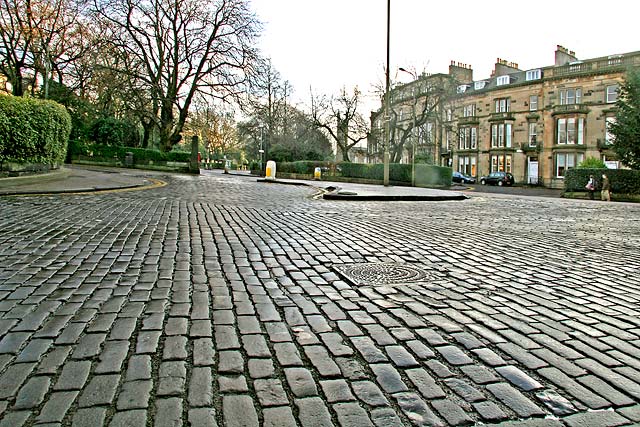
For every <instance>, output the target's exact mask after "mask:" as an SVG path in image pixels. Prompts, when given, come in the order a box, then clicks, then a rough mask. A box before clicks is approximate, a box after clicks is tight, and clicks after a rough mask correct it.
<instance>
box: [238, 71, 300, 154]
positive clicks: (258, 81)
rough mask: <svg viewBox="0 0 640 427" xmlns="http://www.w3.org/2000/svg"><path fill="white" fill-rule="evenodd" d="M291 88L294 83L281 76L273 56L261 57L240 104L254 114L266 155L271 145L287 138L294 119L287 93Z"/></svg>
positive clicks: (245, 110)
mask: <svg viewBox="0 0 640 427" xmlns="http://www.w3.org/2000/svg"><path fill="white" fill-rule="evenodd" d="M292 91H293V88H292V87H291V84H290V83H289V82H288V81H286V80H282V77H281V76H280V73H279V72H278V71H277V70H276V69H275V68H274V67H273V65H272V64H271V60H269V59H267V60H265V61H262V62H261V63H260V65H259V66H258V67H256V76H255V78H254V79H253V80H252V81H251V90H250V91H248V92H247V97H246V98H245V99H244V100H243V102H242V104H241V107H242V109H243V111H244V112H245V114H247V115H249V116H250V117H252V120H251V122H252V123H253V127H255V130H254V131H253V132H252V133H253V134H259V135H260V142H261V145H262V149H263V150H264V151H265V153H266V156H267V157H268V156H269V151H270V149H271V147H272V146H273V145H275V144H278V143H279V142H281V141H282V140H283V139H285V138H286V136H285V135H287V134H288V128H289V127H290V123H291V121H292V117H291V109H290V108H289V107H290V106H289V105H288V97H289V96H290V95H291V92H292ZM248 124H249V123H245V125H248ZM244 129H245V131H246V130H247V129H248V128H247V127H246V126H245V127H244Z"/></svg>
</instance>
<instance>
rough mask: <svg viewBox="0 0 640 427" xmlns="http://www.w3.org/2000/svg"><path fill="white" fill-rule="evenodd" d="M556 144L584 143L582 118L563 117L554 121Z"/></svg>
mask: <svg viewBox="0 0 640 427" xmlns="http://www.w3.org/2000/svg"><path fill="white" fill-rule="evenodd" d="M556 131H557V140H556V142H557V144H560V145H563V144H579V145H582V144H584V118H582V117H563V118H560V119H557V121H556Z"/></svg>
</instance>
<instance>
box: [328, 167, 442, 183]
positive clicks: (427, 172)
mask: <svg viewBox="0 0 640 427" xmlns="http://www.w3.org/2000/svg"><path fill="white" fill-rule="evenodd" d="M340 168H341V169H342V176H343V177H349V178H364V179H374V180H378V181H381V180H383V179H384V165H383V164H381V163H376V164H366V163H340ZM415 168H416V170H415V172H416V186H449V185H451V173H452V172H451V168H447V167H442V166H436V165H427V164H424V163H418V164H416V165H415ZM389 181H393V182H398V183H411V165H410V164H405V163H391V164H390V165H389Z"/></svg>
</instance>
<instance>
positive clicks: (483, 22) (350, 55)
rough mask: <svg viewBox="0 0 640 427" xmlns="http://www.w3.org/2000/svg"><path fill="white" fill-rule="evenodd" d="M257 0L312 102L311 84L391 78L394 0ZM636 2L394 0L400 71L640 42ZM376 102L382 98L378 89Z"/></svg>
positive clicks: (540, 59)
mask: <svg viewBox="0 0 640 427" xmlns="http://www.w3.org/2000/svg"><path fill="white" fill-rule="evenodd" d="M251 1H252V7H253V9H254V11H255V12H256V14H257V15H258V18H259V19H260V20H261V21H262V22H263V23H264V29H263V33H262V37H261V40H260V46H261V48H262V51H263V54H264V55H265V56H267V57H270V58H271V59H272V64H273V66H274V67H275V68H276V69H277V70H278V71H279V72H280V74H281V75H282V78H283V79H285V80H288V81H289V82H290V83H291V84H292V85H293V87H294V91H295V92H294V96H293V99H294V101H295V102H301V103H308V100H309V98H310V96H309V91H310V87H311V88H313V91H314V93H316V94H326V95H332V94H336V93H338V91H339V90H340V88H341V87H343V86H345V87H347V88H348V89H351V88H353V87H354V86H358V87H359V88H360V89H361V90H362V91H363V92H365V93H373V90H374V86H375V85H376V84H377V85H379V84H382V82H384V67H385V62H386V19H387V18H386V17H387V1H386V0H319V1H318V0H315V1H314V0H251ZM634 4H635V2H632V1H630V0H626V1H620V0H609V1H594V0H581V1H577V0H537V1H535V2H515V1H503V0H495V1H491V0H488V1H484V2H479V1H472V0H456V1H437V2H436V1H429V0H391V65H390V70H391V78H392V79H393V80H399V81H405V82H406V81H410V80H411V77H410V76H409V75H408V74H406V73H403V72H398V71H397V69H398V68H399V67H403V68H405V69H409V70H415V71H417V72H418V73H420V72H422V71H426V72H428V73H446V72H447V71H448V67H449V63H450V62H451V61H452V60H454V61H457V62H461V63H465V64H469V65H471V67H472V68H473V72H474V74H473V75H474V79H476V80H479V79H482V78H486V77H489V75H490V74H491V71H492V70H493V65H494V63H495V61H496V58H502V59H505V60H508V61H510V62H516V63H518V64H519V66H520V68H521V69H531V68H537V67H543V66H547V65H553V61H554V52H555V49H556V45H558V44H559V45H562V46H564V47H566V48H568V49H570V50H573V51H575V52H576V54H577V56H578V58H580V59H588V58H594V57H598V56H605V55H610V54H616V53H626V52H633V51H637V50H640V41H638V37H637V32H638V22H637V13H636V7H637V6H632V5H634ZM394 77H395V78H394ZM370 108H377V106H376V103H375V102H374V101H373V96H372V100H371V101H370V102H369V104H368V105H367V107H365V110H368V109H370ZM363 112H364V113H367V111H363Z"/></svg>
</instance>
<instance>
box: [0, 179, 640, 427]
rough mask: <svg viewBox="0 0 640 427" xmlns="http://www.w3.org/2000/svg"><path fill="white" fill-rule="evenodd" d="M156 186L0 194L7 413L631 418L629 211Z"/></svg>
mask: <svg viewBox="0 0 640 427" xmlns="http://www.w3.org/2000/svg"><path fill="white" fill-rule="evenodd" d="M135 173H140V174H146V172H141V171H135ZM162 179H163V180H166V181H167V182H168V185H167V186H166V187H162V188H156V189H152V190H147V191H141V192H131V193H128V192H119V193H108V194H93V195H82V196H81V195H76V196H68V197H67V196H65V197H59V196H45V197H20V198H18V197H2V198H0V212H2V215H0V425H1V426H9V425H10V426H12V427H14V426H20V425H36V424H37V425H40V426H43V427H44V426H47V425H61V426H100V425H113V426H118V425H132V426H135V425H157V426H162V425H176V426H178V425H189V424H191V425H202V426H216V425H225V426H227V425H230V426H234V425H248V426H252V425H256V426H257V425H265V426H289V425H292V426H293V425H298V426H301V427H309V426H323V425H327V426H332V425H342V426H348V425H357V426H359V425H375V426H385V427H386V426H389V425H394V426H395V425H398V426H399V425H422V424H431V425H471V424H478V423H486V424H490V423H501V424H499V425H504V426H507V425H522V426H528V427H531V426H537V425H540V426H542V425H544V426H545V427H546V426H554V425H558V426H560V425H565V426H574V425H575V426H578V425H580V426H582V425H594V426H596V425H598V426H599V425H632V424H633V423H638V422H640V410H639V409H638V405H637V402H638V399H640V362H639V361H638V354H639V352H640V321H638V320H637V319H638V315H640V292H639V291H638V281H637V274H636V273H637V271H636V270H637V268H635V266H636V265H637V259H636V258H637V255H636V254H637V253H638V252H640V237H638V236H640V224H639V223H638V222H637V221H635V218H637V217H638V216H640V207H639V206H638V205H633V204H623V203H599V202H589V201H576V200H562V199H552V198H548V199H545V198H528V197H520V196H500V197H498V196H492V195H484V194H483V195H479V194H476V195H473V193H472V195H473V196H472V197H471V199H469V200H466V201H462V202H437V203H436V202H433V203H432V204H425V203H415V202H403V203H401V204H391V203H387V204H382V203H378V202H332V201H321V200H315V199H312V198H309V197H308V196H310V195H312V194H313V192H314V190H313V189H309V188H304V187H291V186H278V185H268V184H261V183H257V182H255V180H251V179H248V178H244V177H234V176H223V175H221V174H215V173H209V172H206V173H203V175H202V176H199V177H192V176H178V175H176V176H168V175H162ZM468 247H474V251H473V253H470V252H469V251H468V250H465V249H464V248H468ZM505 248H506V251H505ZM514 253H515V254H518V256H512V254H514ZM569 260H570V261H571V262H569ZM380 262H385V263H390V262H397V263H399V264H402V263H409V264H411V265H417V266H421V267H423V268H425V269H426V270H425V271H428V272H430V274H431V275H432V277H431V278H430V279H429V280H428V281H425V282H420V283H418V282H408V283H403V284H379V285H377V284H376V285H367V286H356V285H354V284H352V283H351V282H349V281H347V280H346V279H345V278H343V277H342V276H341V275H339V274H337V270H336V269H335V268H334V266H335V265H337V264H355V263H359V264H365V263H371V264H375V263H380ZM604 409H606V410H604ZM549 416H553V417H557V419H552V418H550V417H549Z"/></svg>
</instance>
